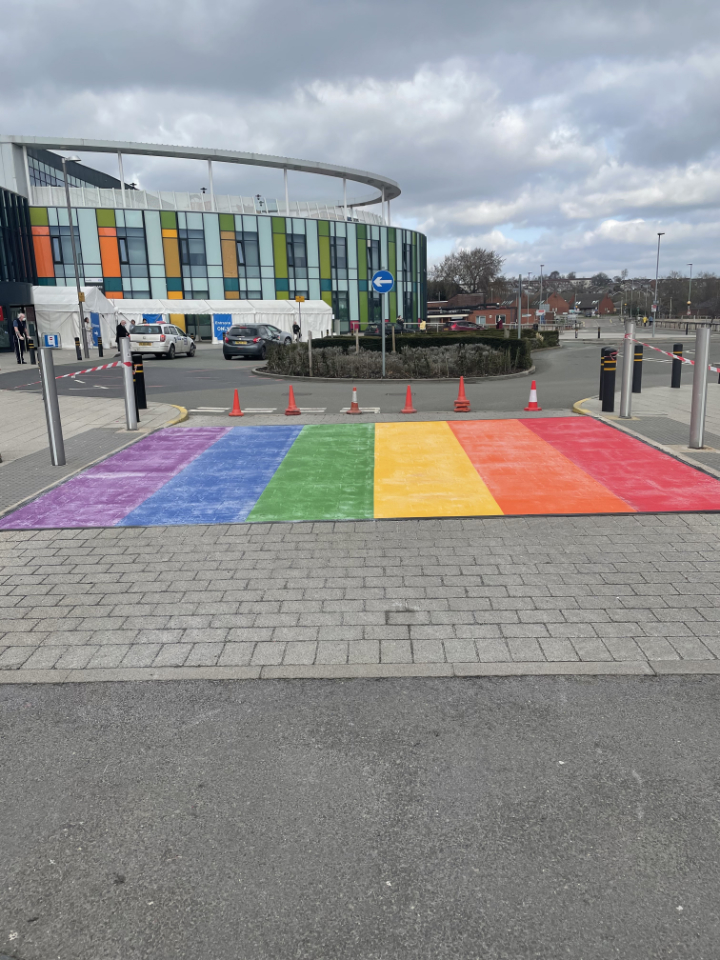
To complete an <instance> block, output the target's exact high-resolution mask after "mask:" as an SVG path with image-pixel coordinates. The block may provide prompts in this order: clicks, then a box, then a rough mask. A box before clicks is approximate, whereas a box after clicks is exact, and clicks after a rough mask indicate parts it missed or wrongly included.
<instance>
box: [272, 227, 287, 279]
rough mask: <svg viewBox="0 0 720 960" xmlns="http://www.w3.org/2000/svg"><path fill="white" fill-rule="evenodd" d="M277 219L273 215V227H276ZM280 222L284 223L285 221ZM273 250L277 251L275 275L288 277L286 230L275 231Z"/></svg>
mask: <svg viewBox="0 0 720 960" xmlns="http://www.w3.org/2000/svg"><path fill="white" fill-rule="evenodd" d="M276 219H277V218H275V217H273V229H274V228H275V220H276ZM280 222H281V223H282V222H283V221H280ZM273 250H274V252H275V276H276V277H283V278H285V279H287V275H288V265H287V246H286V242H285V231H284V230H283V232H282V233H273Z"/></svg>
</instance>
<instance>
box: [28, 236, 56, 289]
mask: <svg viewBox="0 0 720 960" xmlns="http://www.w3.org/2000/svg"><path fill="white" fill-rule="evenodd" d="M45 229H46V230H48V228H47V227H46V228H45ZM36 230H42V227H33V246H34V247H35V263H36V265H37V275H38V276H39V277H54V276H55V266H54V264H53V258H52V247H51V246H50V237H49V236H42V235H41V234H37V233H35V231H36ZM49 232H50V231H49V230H48V233H49Z"/></svg>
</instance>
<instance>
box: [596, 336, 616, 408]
mask: <svg viewBox="0 0 720 960" xmlns="http://www.w3.org/2000/svg"><path fill="white" fill-rule="evenodd" d="M612 349H613V348H612V347H601V348H600V388H599V390H598V400H602V398H603V380H604V378H605V357H606V356H607V354H608V351H610V350H612Z"/></svg>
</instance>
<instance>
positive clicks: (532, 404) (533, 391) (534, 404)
mask: <svg viewBox="0 0 720 960" xmlns="http://www.w3.org/2000/svg"><path fill="white" fill-rule="evenodd" d="M525 409H526V410H542V407H541V406H540V405H539V404H538V401H537V387H536V386H535V381H534V380H533V382H532V384H531V386H530V400H529V401H528V405H527V406H526V407H525Z"/></svg>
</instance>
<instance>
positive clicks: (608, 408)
mask: <svg viewBox="0 0 720 960" xmlns="http://www.w3.org/2000/svg"><path fill="white" fill-rule="evenodd" d="M607 350H608V352H607V353H606V354H605V362H604V363H603V395H602V411H603V413H613V411H614V410H615V370H616V368H617V354H618V352H617V350H616V349H615V348H614V347H608V348H607Z"/></svg>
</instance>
